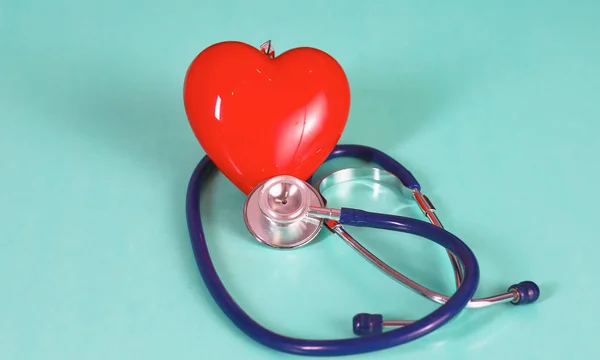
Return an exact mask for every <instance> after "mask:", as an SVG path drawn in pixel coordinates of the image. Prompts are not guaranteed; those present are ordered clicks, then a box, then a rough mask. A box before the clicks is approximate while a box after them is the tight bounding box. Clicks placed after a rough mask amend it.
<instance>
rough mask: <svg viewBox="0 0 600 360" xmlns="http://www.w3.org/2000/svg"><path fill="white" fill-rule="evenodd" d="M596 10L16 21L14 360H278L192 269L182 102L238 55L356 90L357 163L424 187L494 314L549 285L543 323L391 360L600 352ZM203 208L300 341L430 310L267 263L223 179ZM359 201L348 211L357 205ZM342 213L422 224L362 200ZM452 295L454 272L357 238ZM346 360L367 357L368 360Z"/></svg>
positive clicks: (424, 250)
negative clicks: (219, 52)
mask: <svg viewBox="0 0 600 360" xmlns="http://www.w3.org/2000/svg"><path fill="white" fill-rule="evenodd" d="M599 24H600V3H598V2H596V1H502V2H500V1H494V2H484V1H430V2H417V1H399V0H388V1H341V0H339V1H327V2H325V1H316V0H314V1H302V2H300V1H295V2H292V1H266V0H265V1H253V2H244V1H233V0H230V1H225V0H221V1H208V0H202V1H187V0H180V1H173V2H171V1H166V0H162V1H161V0H149V1H116V0H107V1H75V0H54V1H47V2H44V1H31V0H3V1H2V2H0V124H1V127H0V130H1V131H0V151H1V153H2V154H3V155H2V160H1V161H0V165H1V166H0V284H1V290H0V359H6V360H13V359H14V360H25V359H45V360H50V359H86V360H92V359H285V358H288V359H289V358H294V356H292V355H282V354H280V353H276V352H274V351H271V350H269V349H267V348H264V347H262V346H260V345H258V344H256V343H254V342H253V341H251V340H250V339H249V338H247V337H246V336H244V335H243V334H241V333H240V331H238V330H237V329H236V328H235V327H234V326H233V325H232V324H231V323H230V322H229V320H228V319H226V318H225V317H224V315H223V314H222V313H221V312H220V311H219V309H218V307H217V306H216V305H215V304H214V302H213V300H212V299H211V298H210V296H209V295H208V293H207V291H206V289H205V287H204V286H203V283H202V280H201V278H200V275H199V273H198V271H197V269H196V265H195V263H194V259H193V256H192V252H191V249H190V244H189V239H188V235H187V228H186V222H185V214H184V197H185V192H186V186H187V181H188V178H189V176H190V174H191V172H192V170H193V168H194V166H195V165H196V163H197V162H198V161H199V160H200V159H201V157H202V156H203V152H202V149H201V148H200V146H199V145H198V143H197V141H196V139H195V138H194V137H193V134H192V132H191V130H190V128H189V125H188V123H187V119H186V117H185V113H184V108H183V104H182V83H183V78H184V75H185V71H186V69H187V66H188V65H189V63H190V62H191V60H192V59H193V57H194V56H195V55H196V54H197V53H198V52H200V51H201V50H202V49H203V48H204V47H206V46H208V45H210V44H212V43H215V42H219V41H222V40H240V41H245V42H248V43H251V44H255V45H256V46H259V45H260V44H261V43H262V42H264V41H266V40H268V39H272V40H273V44H274V47H275V50H276V51H277V52H278V53H281V52H282V51H285V50H287V49H290V48H293V47H297V46H313V47H318V48H321V49H323V50H325V51H327V52H329V53H330V54H332V55H333V56H334V57H335V58H337V59H338V61H339V62H340V63H341V64H342V66H343V67H344V68H345V70H346V71H347V74H348V77H349V80H350V83H351V88H352V96H353V102H352V108H351V114H350V118H349V122H348V126H347V129H346V131H345V133H344V136H343V139H342V142H344V143H359V144H365V145H373V146H376V147H378V148H380V149H382V150H384V151H386V152H388V153H389V154H391V155H392V156H394V157H395V158H397V159H398V160H399V161H401V162H402V163H403V164H405V165H406V166H407V167H408V168H409V169H411V170H412V172H413V173H414V174H415V175H416V176H417V178H418V179H419V180H420V181H421V183H422V185H423V188H424V191H425V193H426V194H428V195H429V196H430V198H431V199H432V201H433V202H434V203H435V204H436V206H437V208H438V211H439V215H440V217H441V219H442V221H443V222H444V224H445V225H446V226H447V228H448V229H449V230H451V231H452V232H453V233H455V234H456V235H458V236H460V237H461V238H462V239H463V240H464V241H465V242H467V243H468V244H469V245H470V246H471V247H472V249H473V250H474V252H475V253H476V255H477V256H478V259H479V262H480V266H481V271H482V275H481V286H480V288H479V291H478V295H490V294H495V293H497V292H502V291H504V290H505V289H506V288H507V287H508V286H509V285H511V284H513V283H515V282H518V281H521V280H526V279H531V280H535V281H536V282H538V283H539V285H540V287H541V289H542V297H541V299H540V301H539V302H538V303H536V304H535V305H531V306H526V307H514V306H510V305H500V306H497V307H492V308H488V309H480V310H477V309H475V310H469V311H466V312H464V313H463V314H462V315H461V316H460V317H459V318H458V319H457V320H455V321H453V322H452V323H451V324H449V325H447V326H445V327H444V328H442V329H441V330H439V331H438V332H436V333H434V334H432V335H430V336H427V337H425V338H422V339H420V340H417V341H415V342H412V343H410V344H407V345H404V346H401V347H397V348H394V349H390V350H386V351H382V352H379V353H377V354H376V356H377V358H378V359H398V358H402V359H407V360H408V359H459V358H460V359H489V360H492V359H507V358H513V359H520V358H526V357H535V358H540V359H541V358H544V359H566V358H571V357H573V358H577V359H579V358H588V357H594V356H596V355H594V354H597V352H598V350H599V347H598V336H597V334H598V333H597V331H598V320H599V318H598V312H597V301H598V298H599V295H600V293H599V291H598V283H597V282H598V273H599V271H600V265H599V262H598V260H597V259H598V254H599V252H600V245H599V244H600V243H599V242H598V239H597V221H598V219H597V217H598V212H597V211H596V205H597V203H598V201H599V200H600V190H599V187H598V183H599V181H600V169H599V166H598V154H600V143H599V141H598V133H599V130H600V120H599V118H600V107H599V105H598V101H599V94H600V91H599V89H600V67H599V64H600V25H599ZM208 186H209V187H210V189H211V192H210V194H209V195H208V196H206V198H204V199H203V201H202V204H203V210H204V211H205V214H206V218H205V220H204V221H205V223H206V233H207V236H208V237H209V246H210V250H211V253H212V255H213V257H214V260H215V263H216V266H217V268H218V270H219V271H220V274H221V275H222V279H223V281H224V283H225V285H226V286H227V287H228V289H229V290H230V291H231V293H232V294H233V295H234V296H235V298H236V299H237V300H238V301H239V303H240V305H242V306H243V307H244V308H245V309H246V310H247V311H248V313H249V314H250V315H252V316H253V317H255V318H256V319H257V320H258V321H259V322H260V323H262V324H263V325H265V326H267V327H269V328H271V329H273V330H275V331H277V332H281V333H283V334H286V335H289V336H298V337H308V338H330V337H347V336H352V333H351V326H350V324H351V322H350V320H351V318H352V316H353V315H354V314H355V313H357V312H376V313H382V314H384V316H386V317H387V318H402V319H414V318H418V317H421V316H424V315H425V314H427V313H428V312H429V311H431V310H432V309H434V308H435V307H436V305H435V304H432V303H430V302H429V301H427V300H426V299H424V298H421V297H420V296H418V295H416V294H413V293H412V292H411V291H409V290H407V289H405V288H404V287H403V286H401V285H398V284H396V283H395V282H393V281H392V280H390V279H389V278H388V277H386V276H384V275H382V274H381V273H380V272H379V271H378V270H377V269H375V268H374V267H372V266H371V265H369V264H368V263H367V262H366V261H363V260H362V259H361V258H360V257H359V256H358V255H357V254H356V253H355V252H354V251H353V250H352V249H350V248H349V247H348V246H347V245H345V244H344V243H343V242H342V241H341V240H340V239H338V238H336V237H334V236H332V235H328V234H326V233H325V232H323V233H322V235H321V236H320V237H319V239H318V241H316V242H314V243H313V244H311V245H310V246H308V247H306V248H302V249H299V250H297V251H292V252H277V251H274V250H270V249H266V248H264V247H261V246H260V245H258V244H257V243H256V242H255V241H253V240H252V238H251V237H250V235H249V234H248V233H247V232H246V230H245V227H244V224H243V221H242V217H241V208H242V204H243V201H244V197H243V195H242V194H241V193H240V192H239V191H237V190H236V189H235V188H234V187H233V186H232V185H231V184H230V183H229V182H228V181H226V179H224V178H223V177H222V176H218V177H217V178H216V179H215V180H214V182H212V183H211V184H210V185H208ZM349 192H352V193H349ZM327 195H328V197H329V199H330V201H331V203H332V205H335V206H341V205H345V206H360V207H362V208H366V209H368V210H376V211H386V212H395V213H400V214H404V215H411V216H420V215H419V213H418V212H417V210H416V209H415V207H414V206H412V205H411V204H410V203H408V202H405V201H404V202H403V201H399V200H398V198H397V195H396V194H394V193H392V192H391V191H390V190H389V189H385V188H384V189H381V190H379V192H374V191H373V189H372V188H369V187H367V186H364V185H361V184H356V185H354V186H351V187H347V186H345V187H342V186H340V187H338V188H334V189H332V191H331V192H330V193H328V194H327ZM353 234H355V235H356V237H357V238H359V239H361V240H362V241H363V243H364V244H365V245H367V246H368V248H369V249H371V250H372V251H373V252H375V253H376V254H377V255H380V256H382V258H383V259H384V260H388V261H389V262H390V263H391V264H392V265H393V266H395V267H396V268H397V269H398V270H400V271H403V272H405V273H406V274H407V275H409V276H411V277H414V278H415V279H416V280H419V281H421V282H423V283H424V284H426V285H428V286H431V287H433V288H435V289H437V290H439V291H442V292H445V293H451V292H452V289H453V283H452V274H451V268H450V264H449V262H448V260H447V257H446V255H445V253H444V251H443V250H442V249H440V248H438V247H435V246H434V245H431V244H430V243H427V242H425V241H422V240H420V239H418V238H413V237H411V236H409V235H399V234H390V233H386V232H383V231H372V230H364V229H360V230H355V231H354V232H353ZM352 358H356V359H362V358H366V356H364V355H363V356H355V357H352Z"/></svg>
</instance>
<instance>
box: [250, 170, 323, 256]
mask: <svg viewBox="0 0 600 360" xmlns="http://www.w3.org/2000/svg"><path fill="white" fill-rule="evenodd" d="M323 206H324V201H323V199H322V198H321V196H320V195H319V193H318V192H317V191H316V190H315V189H314V188H313V187H312V186H310V185H309V184H307V183H306V182H304V181H302V180H300V179H297V178H295V177H293V176H287V175H281V176H276V177H274V178H271V179H269V180H267V181H265V182H263V183H261V184H259V185H258V186H256V187H255V188H254V189H253V190H252V191H251V192H250V193H249V194H248V196H247V198H246V202H245V203H244V222H245V223H246V227H247V228H248V231H250V233H251V234H252V235H253V236H254V237H255V238H256V239H257V240H258V241H260V242H261V243H263V244H265V245H268V246H270V247H273V248H278V249H292V248H297V247H300V246H302V245H305V244H307V243H309V242H310V241H311V240H313V239H314V238H315V237H316V236H317V234H318V233H319V231H320V230H321V228H322V225H323V220H320V219H316V218H313V217H309V216H306V214H307V213H308V211H309V209H310V207H319V208H320V207H323Z"/></svg>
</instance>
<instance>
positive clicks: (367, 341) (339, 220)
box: [186, 145, 540, 356]
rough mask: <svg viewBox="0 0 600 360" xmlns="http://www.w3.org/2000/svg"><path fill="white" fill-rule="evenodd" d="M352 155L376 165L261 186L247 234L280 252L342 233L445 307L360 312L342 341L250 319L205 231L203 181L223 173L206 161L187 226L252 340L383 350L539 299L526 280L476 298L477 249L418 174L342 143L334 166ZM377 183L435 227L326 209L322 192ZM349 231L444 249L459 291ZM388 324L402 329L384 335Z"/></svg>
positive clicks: (275, 345) (219, 297)
mask: <svg viewBox="0 0 600 360" xmlns="http://www.w3.org/2000/svg"><path fill="white" fill-rule="evenodd" d="M339 157H350V158H356V159H360V160H363V161H366V162H369V163H374V164H375V165H376V167H357V168H346V169H342V170H338V171H334V172H333V173H331V174H330V175H328V176H326V177H324V178H323V179H321V180H317V181H315V182H313V181H312V179H307V180H306V181H305V180H301V179H298V178H295V177H293V176H288V175H281V176H276V177H273V178H271V179H267V180H266V181H264V182H262V183H261V184H259V185H258V186H256V187H255V188H254V189H253V190H252V191H251V192H250V193H249V194H248V196H247V198H246V201H245V204H244V208H243V209H244V211H243V214H244V221H245V224H246V226H247V228H248V231H249V232H250V233H251V234H252V235H253V236H254V237H255V238H256V239H257V240H258V241H260V242H261V243H263V244H265V245H267V246H269V247H271V248H276V249H294V248H298V247H302V246H303V245H306V244H308V243H309V242H310V241H311V240H313V239H314V238H315V237H316V235H317V234H318V233H319V231H320V230H321V229H322V228H324V227H325V228H327V229H329V230H330V231H332V232H333V233H335V234H337V235H338V236H339V237H341V238H342V239H343V240H344V241H346V242H347V243H348V244H349V245H350V246H352V247H353V248H354V249H356V250H357V251H358V252H359V253H360V254H361V255H363V256H364V257H365V258H366V259H368V260H369V261H370V262H371V263H373V264H374V265H375V266H377V267H378V268H380V269H381V270H383V271H384V272H385V273H387V274H388V275H390V276H391V277H393V278H394V279H396V280H398V281H400V282H401V283H402V284H404V285H406V286H407V287H409V288H411V289H412V290H414V291H416V292H417V293H419V294H421V295H423V296H425V297H426V298H428V299H430V300H432V301H434V302H436V303H439V304H441V306H440V307H439V308H437V309H436V310H435V311H433V312H432V313H430V314H429V315H427V316H425V317H423V318H421V319H419V320H416V321H408V320H384V319H383V316H382V315H379V314H366V313H362V314H357V315H355V316H354V318H353V319H352V326H353V331H354V334H356V335H357V336H358V337H354V338H345V339H336V340H309V339H297V338H291V337H287V336H283V335H280V334H277V333H274V332H272V331H270V330H268V329H266V328H264V327H262V326H261V325H260V324H259V323H257V322H256V321H254V320H253V319H252V318H251V317H250V316H248V315H247V314H246V313H245V312H244V310H243V309H241V308H240V307H239V306H238V305H237V303H236V302H235V300H234V299H233V298H232V297H231V296H230V295H229V293H228V292H227V290H226V289H225V287H224V286H223V283H222V282H221V280H220V278H219V275H218V274H217V271H216V270H215V267H214V266H213V263H212V261H211V257H210V253H209V251H208V247H207V244H206V238H205V237H204V232H203V229H202V220H201V214H200V196H201V194H202V184H203V182H204V181H205V180H206V178H207V176H208V175H209V174H210V173H211V172H212V171H213V170H215V169H216V167H215V165H214V163H213V162H212V161H211V160H210V158H208V157H207V156H205V157H204V158H203V159H202V160H201V161H200V163H199V164H198V166H197V167H196V169H195V171H194V172H193V175H192V177H191V179H190V182H189V186H188V193H187V199H186V211H187V222H188V228H189V234H190V237H191V243H192V247H193V251H194V255H195V258H196V263H197V266H198V269H199V270H200V274H201V276H202V278H203V280H204V283H205V285H206V287H207V288H208V290H209V292H210V294H211V295H212V297H213V299H214V300H215V302H216V303H217V304H218V305H219V307H220V308H221V310H222V311H223V312H224V313H225V314H226V315H227V316H228V317H229V319H230V320H231V321H232V322H233V323H234V324H235V325H236V326H237V327H238V328H239V329H240V330H241V331H243V332H244V333H245V334H246V335H248V336H249V337H251V338H252V339H254V340H255V341H257V342H259V343H261V344H263V345H265V346H267V347H270V348H272V349H275V350H278V351H282V352H286V353H293V354H299V355H312V356H336V355H338V356H339V355H351V354H358V353H366V352H372V351H376V350H382V349H386V348H390V347H394V346H397V345H401V344H404V343H407V342H410V341H412V340H415V339H418V338H420V337H423V336H425V335H427V334H429V333H431V332H433V331H435V330H437V329H439V328H440V327H441V326H443V325H444V324H446V323H448V322H449V321H450V320H451V319H453V318H454V317H455V316H457V315H458V314H459V313H460V312H461V311H462V310H463V309H464V308H467V307H468V308H479V307H485V306H490V305H493V304H499V303H511V304H514V305H523V304H529V303H533V302H535V301H536V300H537V299H538V297H539V294H540V290H539V287H538V286H537V285H536V284H535V283H534V282H532V281H523V282H520V283H518V284H514V285H511V286H509V287H508V290H507V291H506V292H505V293H503V294H498V295H495V296H491V297H487V298H480V299H473V296H474V294H475V291H476V290H477V286H478V284H479V265H478V263H477V259H476V257H475V255H474V254H473V252H472V251H471V249H469V247H468V246H467V245H466V244H465V243H464V242H463V241H462V240H460V239H459V238H458V237H456V236H455V235H453V234H452V233H450V232H448V231H447V230H445V229H444V228H443V226H442V224H441V222H440V220H439V219H438V217H437V215H436V213H435V208H434V206H433V205H432V203H431V202H430V201H429V199H428V198H427V197H426V196H425V195H424V194H423V193H422V192H421V186H420V185H419V183H418V181H417V180H416V179H415V178H414V176H413V175H412V174H411V173H410V172H409V171H408V170H407V169H406V168H404V167H403V166H402V165H401V164H400V163H398V162H397V161H396V160H394V159H393V158H391V157H389V156H388V155H386V154H384V153H383V152H381V151H379V150H377V149H374V148H371V147H367V146H361V145H338V146H336V147H335V149H334V150H333V152H332V153H331V154H330V156H329V157H328V159H327V161H329V160H332V159H334V158H339ZM358 179H361V180H365V179H368V180H373V181H375V182H378V183H384V184H387V185H392V186H397V187H399V188H400V190H401V192H402V194H404V195H405V196H407V197H409V198H411V199H413V200H414V201H415V202H416V203H417V204H418V206H419V208H420V209H421V210H422V211H423V213H424V215H425V216H426V217H427V218H428V219H429V221H430V223H428V222H426V221H421V220H418V219H414V218H409V217H403V216H396V215H388V214H379V213H373V212H368V211H363V210H359V209H351V208H341V209H332V208H327V207H326V199H325V197H324V196H323V195H322V193H323V192H324V191H325V190H326V189H328V188H330V187H331V186H334V185H336V184H340V183H342V182H346V181H354V180H358ZM346 226H355V227H369V228H377V229H385V230H392V231H398V232H402V233H408V234H413V235H417V236H419V237H422V238H425V239H428V240H430V241H433V242H435V243H437V244H438V245H440V246H442V247H444V248H445V249H446V250H447V251H448V255H449V257H450V260H451V262H452V266H453V269H454V273H455V282H456V286H457V289H456V292H455V293H454V294H453V295H452V296H446V295H443V294H439V293H437V292H435V291H432V290H430V289H427V288H426V287H424V286H422V285H420V284H418V283H416V282H415V281H413V280H411V279H409V278H408V277H406V276H404V275H402V274H401V273H399V272H398V271H396V270H394V269H392V268H391V267H389V266H388V265H387V264H385V263H384V262H383V261H381V260H380V259H379V258H377V257H376V256H375V255H373V254H372V253H371V252H369V251H368V250H367V249H365V248H364V247H363V246H362V245H361V244H360V243H359V242H358V241H356V240H355V239H354V238H353V237H352V236H351V235H350V234H349V233H348V231H347V230H346V229H345V227H346ZM386 327H396V329H393V330H389V331H384V328H386Z"/></svg>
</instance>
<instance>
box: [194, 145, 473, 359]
mask: <svg viewBox="0 0 600 360" xmlns="http://www.w3.org/2000/svg"><path fill="white" fill-rule="evenodd" d="M213 170H215V166H214V164H213V163H212V161H211V160H210V159H209V158H208V157H207V156H205V157H204V158H203V159H202V160H201V161H200V163H199V164H198V166H197V167H196V169H195V170H194V172H193V174H192V177H191V179H190V182H189V186H188V191H187V197H186V216H187V223H188V229H189V236H190V239H191V245H192V249H193V252H194V257H195V260H196V264H197V267H198V270H199V271H200V274H201V276H202V279H203V281H204V284H205V285H206V287H207V289H208V290H209V292H210V294H211V296H212V297H213V299H214V300H215V302H216V303H217V304H218V305H219V307H220V308H221V310H222V311H223V312H224V313H225V314H226V316H227V317H228V318H229V319H230V320H231V321H232V322H233V323H234V324H235V325H236V326H237V327H238V328H239V329H240V330H241V331H243V332H244V333H245V334H246V335H247V336H249V337H251V338H252V339H254V340H255V341H257V342H259V343H261V344H263V345H264V346H267V347H270V348H272V349H275V350H278V351H282V352H287V353H293V354H299V355H312V356H339V355H351V354H359V353H367V352H372V351H376V350H382V349H386V348H390V347H394V346H397V345H401V344H404V343H407V342H410V341H413V340H415V339H418V338H420V337H422V336H425V335H427V334H429V333H431V332H433V331H435V330H437V329H438V328H440V327H441V326H443V325H444V324H446V323H448V322H449V321H450V320H451V319H453V318H454V317H455V316H456V315H458V314H459V313H460V312H461V311H462V310H463V309H464V308H465V307H466V306H467V304H468V303H469V300H470V299H471V298H472V297H473V296H474V294H475V291H476V290H477V286H478V284H479V265H478V263H477V259H476V258H475V255H474V254H473V253H472V251H471V250H470V249H469V248H468V247H467V245H466V244H465V243H463V242H462V241H461V240H460V239H458V238H457V237H456V236H454V235H453V234H451V233H450V232H448V231H446V230H444V229H441V228H439V227H436V226H434V225H431V224H429V223H427V222H424V221H421V220H417V219H412V218H404V217H398V216H393V215H385V214H373V213H368V212H364V211H361V210H353V209H345V210H344V212H343V215H342V217H341V218H340V223H344V224H346V225H348V226H368V227H373V228H380V229H388V230H393V231H398V232H403V233H409V234H414V235H417V236H419V237H423V238H426V239H429V240H431V241H434V242H435V243H437V244H439V245H441V246H443V247H444V248H446V249H447V250H449V251H450V252H452V253H453V254H455V255H456V257H457V258H458V259H459V261H460V262H461V264H462V267H463V270H464V277H463V282H462V284H461V285H460V286H459V287H458V289H457V290H456V292H455V293H454V295H452V296H451V297H450V298H449V299H448V301H447V302H446V303H445V304H443V305H442V306H440V307H439V308H437V309H436V310H435V311H433V312H432V313H431V314H429V315H428V316H426V317H424V318H422V319H420V320H417V321H415V322H413V323H411V324H408V325H406V326H403V327H400V328H398V329H394V330H390V331H388V332H381V329H380V327H379V323H378V319H379V316H378V315H374V316H372V315H368V314H358V315H357V316H355V317H354V318H353V320H352V326H353V329H354V331H355V333H362V334H367V333H368V334H373V333H379V334H378V335H376V336H365V337H358V338H345V339H338V340H310V339H298V338H291V337H287V336H283V335H280V334H277V333H274V332H272V331H270V330H268V329H266V328H264V327H262V326H261V325H260V324H258V323H257V322H256V321H254V320H253V319H252V318H251V317H249V316H248V315H247V314H246V313H245V312H244V311H243V310H242V309H241V308H240V307H239V306H238V305H237V303H236V302H235V301H234V300H233V298H232V297H231V296H230V295H229V293H228V292H227V290H226V289H225V287H224V285H223V283H222V282H221V280H220V278H219V276H218V274H217V272H216V269H215V268H214V265H213V263H212V260H211V257H210V253H209V250H208V246H207V243H206V238H205V236H204V231H203V227H202V221H201V212H200V201H201V194H202V183H203V182H204V181H205V180H206V178H207V176H208V175H210V173H211V172H212V171H213ZM357 325H358V328H357Z"/></svg>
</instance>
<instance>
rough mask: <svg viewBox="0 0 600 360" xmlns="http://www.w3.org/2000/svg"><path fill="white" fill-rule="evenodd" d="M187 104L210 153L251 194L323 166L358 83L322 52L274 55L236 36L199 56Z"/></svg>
mask: <svg viewBox="0 0 600 360" xmlns="http://www.w3.org/2000/svg"><path fill="white" fill-rule="evenodd" d="M184 106H185V111H186V114H187V117H188V120H189V123H190V125H191V127H192V130H193V132H194V134H195V136H196V137H197V139H198V141H199V143H200V145H201V146H202V148H203V149H204V151H205V152H206V154H207V155H208V156H209V157H210V158H211V160H212V161H213V162H214V163H215V165H216V166H217V167H218V168H219V169H220V170H221V172H223V174H224V175H225V176H226V177H227V178H228V179H229V180H230V181H231V182H233V183H234V184H235V186H237V187H238V188H239V189H240V190H242V191H243V192H244V193H245V194H248V193H249V192H250V191H251V190H252V189H253V188H254V187H255V186H256V185H258V184H259V183H260V182H262V181H264V180H266V179H269V178H271V177H273V176H277V175H282V174H286V175H293V176H296V177H298V178H300V179H307V178H308V177H310V176H311V174H312V173H313V172H314V171H316V170H317V168H318V167H319V166H320V165H321V164H322V163H323V162H324V161H325V159H326V158H327V156H328V155H329V153H330V152H331V151H332V150H333V148H334V147H335V145H336V144H337V142H338V141H339V139H340V137H341V135H342V132H343V131H344V128H345V126H346V121H347V118H348V114H349V111H350V86H349V84H348V79H347V77H346V74H345V73H344V70H343V69H342V67H341V66H340V64H339V63H338V62H337V61H336V60H335V59H334V58H333V57H331V56H330V55H328V54H327V53H325V52H323V51H321V50H318V49H314V48H307V47H303V48H295V49H292V50H289V51H286V52H284V53H282V54H280V55H279V56H274V55H273V54H270V53H268V52H264V51H261V50H260V49H259V48H256V47H253V46H250V45H248V44H245V43H241V42H233V41H228V42H221V43H217V44H215V45H212V46H210V47H208V48H206V49H204V50H203V51H202V52H201V53H200V54H199V55H198V56H197V57H196V58H195V59H194V60H193V62H192V63H191V65H190V67H189V69H188V72H187V74H186V78H185V83H184Z"/></svg>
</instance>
